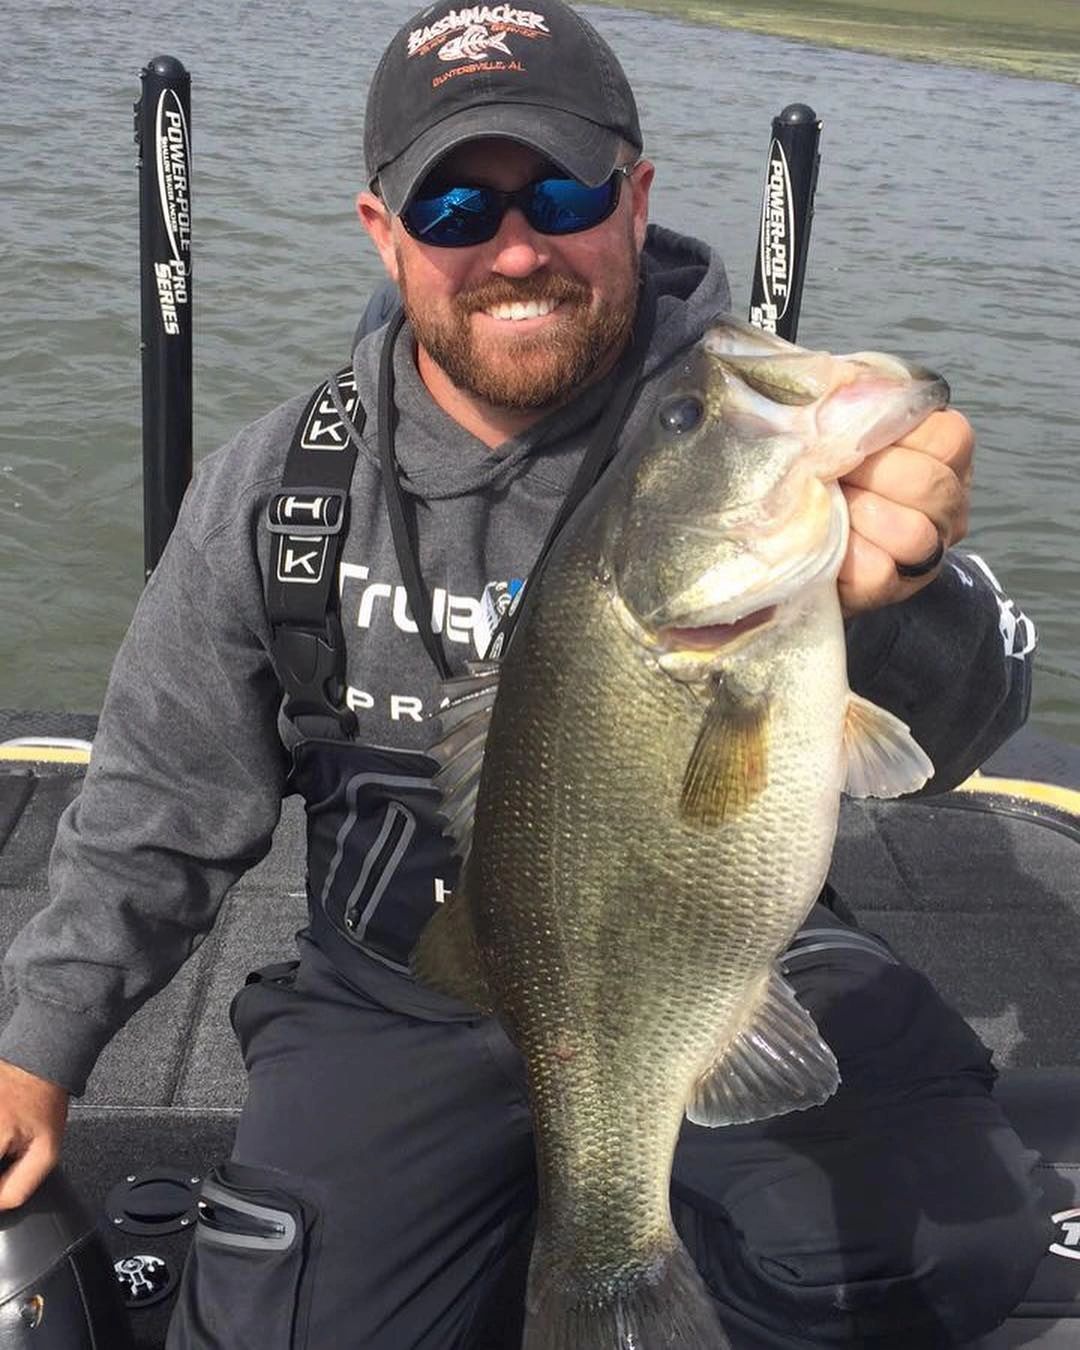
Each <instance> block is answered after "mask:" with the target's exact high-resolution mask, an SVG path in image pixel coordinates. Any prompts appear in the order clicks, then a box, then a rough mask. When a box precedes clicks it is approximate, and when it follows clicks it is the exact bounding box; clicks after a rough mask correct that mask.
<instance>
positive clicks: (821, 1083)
mask: <svg viewBox="0 0 1080 1350" xmlns="http://www.w3.org/2000/svg"><path fill="white" fill-rule="evenodd" d="M839 1085H840V1071H839V1070H838V1069H837V1067H836V1058H835V1056H834V1055H833V1052H832V1051H831V1050H830V1049H829V1047H828V1046H827V1045H826V1044H825V1042H824V1041H823V1040H822V1039H821V1034H820V1032H819V1031H818V1029H817V1027H816V1025H815V1024H814V1019H813V1018H812V1017H811V1016H810V1014H809V1013H808V1012H807V1011H806V1009H805V1008H804V1007H803V1006H802V1004H801V1003H799V1001H798V1000H797V999H796V997H795V994H794V992H793V991H792V988H791V986H790V985H789V984H788V982H787V980H785V979H784V977H783V975H781V973H780V971H779V970H778V969H775V968H774V969H773V970H772V972H771V973H770V975H769V980H768V985H767V987H766V991H765V997H764V998H763V999H762V1001H761V1003H760V1005H759V1006H758V1008H757V1010H756V1011H755V1013H754V1015H753V1017H752V1018H751V1019H750V1021H749V1022H748V1024H747V1025H746V1026H745V1027H744V1028H743V1030H742V1031H741V1032H740V1033H739V1035H738V1036H736V1038H735V1040H734V1041H732V1042H731V1043H730V1045H728V1046H727V1047H726V1048H725V1050H724V1052H723V1054H722V1055H721V1056H720V1058H719V1059H717V1061H716V1063H715V1064H713V1066H712V1068H711V1069H710V1070H709V1071H708V1072H707V1073H704V1074H702V1076H701V1077H700V1078H699V1079H698V1080H697V1082H696V1083H695V1085H694V1090H693V1092H692V1093H691V1096H690V1102H689V1104H688V1105H687V1108H686V1118H687V1119H688V1120H690V1121H693V1123H694V1124H695V1125H708V1126H715V1125H745V1124H746V1123H747V1122H748V1121H751V1120H765V1119H767V1118H768V1117H769V1116H780V1115H784V1114H785V1113H786V1112H788V1111H805V1110H806V1109H807V1108H808V1107H811V1106H820V1105H821V1103H822V1102H824V1101H827V1100H828V1098H829V1097H831V1096H832V1094H833V1093H834V1092H835V1091H836V1089H837V1088H838V1087H839Z"/></svg>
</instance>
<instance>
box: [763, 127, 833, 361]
mask: <svg viewBox="0 0 1080 1350" xmlns="http://www.w3.org/2000/svg"><path fill="white" fill-rule="evenodd" d="M820 138H821V123H820V122H819V121H818V116H817V113H815V112H814V110H813V108H808V107H807V106H806V104H805V103H790V104H788V106H787V107H786V108H785V109H784V111H783V112H782V113H781V114H780V116H779V117H774V118H773V124H772V140H771V141H770V143H769V155H768V159H767V161H766V164H765V191H764V192H763V194H762V198H761V225H760V228H759V231H758V248H757V258H756V260H755V262H754V285H753V289H752V290H751V292H750V322H751V323H752V324H754V325H755V326H756V327H758V328H764V329H765V330H766V331H767V332H770V333H777V334H779V336H780V337H782V338H787V340H788V341H789V342H794V341H795V333H796V330H797V329H798V326H799V306H800V305H801V303H802V288H803V278H804V277H805V275H806V255H807V253H808V251H809V248H810V223H811V221H812V220H813V216H814V189H815V188H816V187H817V174H818V164H819V163H820V162H821V156H820V155H819V154H818V142H819V140H820Z"/></svg>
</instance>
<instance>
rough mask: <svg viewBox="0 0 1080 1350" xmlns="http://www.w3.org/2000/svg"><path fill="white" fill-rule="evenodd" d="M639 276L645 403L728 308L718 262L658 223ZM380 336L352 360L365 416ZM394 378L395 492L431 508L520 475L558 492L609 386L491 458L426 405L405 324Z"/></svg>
mask: <svg viewBox="0 0 1080 1350" xmlns="http://www.w3.org/2000/svg"><path fill="white" fill-rule="evenodd" d="M641 278H642V286H643V289H645V290H647V291H648V292H650V293H651V294H652V296H654V297H655V300H656V309H655V318H654V322H653V333H652V338H651V340H650V343H649V347H648V352H647V354H646V358H645V366H644V372H643V375H644V388H643V390H642V395H643V394H644V393H645V389H646V388H647V386H648V383H649V381H650V378H651V377H652V376H653V375H654V374H655V373H656V371H658V370H659V369H660V368H661V367H662V366H665V365H666V364H667V362H668V361H669V360H670V359H671V358H672V357H673V356H674V355H675V354H676V353H677V352H679V351H681V350H682V349H683V348H684V347H686V346H688V345H689V344H690V343H692V342H696V341H697V339H698V338H699V337H700V336H701V335H702V333H703V332H704V331H705V329H706V328H708V327H709V325H710V324H711V323H712V321H713V320H714V319H715V318H716V316H717V315H718V314H721V313H723V312H725V311H726V310H728V309H729V308H730V306H731V292H730V290H729V287H728V282H727V276H726V275H725V272H724V267H723V264H722V263H721V262H720V260H719V258H718V257H717V256H716V255H715V254H714V253H713V251H712V249H710V248H709V246H708V245H707V244H704V243H702V242H701V241H700V240H698V239H693V238H691V237H689V236H687V235H680V234H676V233H675V232H674V231H672V230H666V229H663V228H662V227H661V226H658V225H650V226H649V228H648V232H647V234H646V239H645V247H644V249H643V251H642V258H641ZM386 335H387V330H386V328H385V327H384V328H381V329H379V330H377V331H376V332H374V333H371V334H369V335H368V336H367V337H366V338H364V339H363V340H362V341H361V342H360V343H359V345H358V346H357V348H356V351H355V353H354V356H353V368H354V371H355V373H356V378H357V388H358V390H359V391H360V396H361V401H362V402H363V404H364V406H365V407H367V408H368V409H370V410H372V411H374V409H375V408H376V407H377V406H378V394H377V390H378V370H379V362H380V358H381V356H382V349H383V344H384V342H385V340H386ZM394 377H395V391H394V398H395V403H396V405H397V409H398V426H397V431H396V434H395V453H396V456H397V460H398V466H399V470H400V473H401V481H402V485H403V487H404V488H405V490H406V491H407V492H410V493H412V494H413V495H415V496H418V497H422V498H425V499H428V500H434V499H438V498H445V497H456V496H462V495H465V494H467V493H471V492H475V491H477V490H478V489H480V488H483V487H485V486H493V487H497V486H499V485H501V484H503V483H505V482H508V481H509V480H510V479H512V478H514V477H516V476H518V475H519V474H521V473H526V472H527V473H529V474H532V475H535V476H537V478H538V481H540V482H543V483H546V484H547V485H549V486H550V487H551V488H552V489H553V490H555V491H560V490H561V491H565V490H566V488H567V487H569V485H570V483H571V481H572V480H573V476H574V473H575V471H576V469H577V465H578V462H579V460H580V458H581V455H582V454H583V453H584V450H585V447H586V445H587V441H588V433H589V431H590V429H591V428H592V426H593V425H594V424H595V422H596V420H597V418H598V417H599V416H600V413H601V411H602V409H603V408H604V407H605V406H606V405H607V402H608V400H609V398H610V396H611V393H612V390H613V388H614V385H615V381H616V374H615V372H612V373H611V374H610V375H608V376H605V378H604V379H602V380H599V381H597V383H596V384H593V385H589V386H588V387H586V388H585V389H583V390H582V391H581V393H580V394H578V395H577V396H576V397H575V398H573V399H571V400H570V401H569V402H568V403H566V404H564V405H563V406H562V407H560V408H556V409H554V410H553V411H552V412H551V413H549V414H548V415H547V416H545V417H543V418H541V419H540V421H538V422H536V423H535V424H534V425H533V426H531V427H529V428H528V429H527V430H526V431H524V432H522V433H521V435H519V436H515V437H512V438H511V439H509V440H507V441H505V442H504V443H503V444H502V445H501V446H498V447H497V448H495V449H494V450H493V449H491V448H489V447H488V446H487V445H485V444H484V443H483V442H482V441H480V440H478V439H477V438H476V437H475V436H473V435H471V434H470V433H469V432H467V431H465V430H464V428H462V427H461V426H459V425H458V423H457V422H455V421H454V420H453V418H451V417H450V416H449V415H448V414H447V413H445V412H444V411H443V410H442V409H441V408H440V407H439V406H438V404H436V403H435V402H434V400H433V399H432V398H431V395H430V394H429V393H428V391H427V389H426V387H425V385H424V383H423V381H422V380H421V378H420V374H419V372H418V370H417V368H416V359H415V338H413V336H412V333H411V330H410V329H409V327H408V325H407V324H406V326H405V327H404V328H403V329H402V331H401V333H400V334H399V336H398V339H397V343H396V346H395V349H394ZM641 397H642V396H641V395H639V402H640V401H641ZM376 420H377V419H375V418H370V419H369V421H368V428H369V432H368V433H365V435H364V438H363V441H364V444H363V450H364V453H365V454H366V455H367V457H368V458H369V459H371V460H372V462H374V463H378V447H377V444H376V441H375V423H376Z"/></svg>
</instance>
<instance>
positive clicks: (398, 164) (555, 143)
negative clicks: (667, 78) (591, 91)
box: [376, 103, 622, 216]
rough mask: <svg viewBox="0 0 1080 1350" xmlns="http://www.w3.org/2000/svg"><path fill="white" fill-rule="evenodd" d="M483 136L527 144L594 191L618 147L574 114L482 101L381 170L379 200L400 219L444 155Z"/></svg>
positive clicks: (610, 135)
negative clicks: (482, 102) (416, 192)
mask: <svg viewBox="0 0 1080 1350" xmlns="http://www.w3.org/2000/svg"><path fill="white" fill-rule="evenodd" d="M485 136H501V137H504V138H505V139H506V140H510V141H518V142H519V143H520V144H521V145H527V146H529V147H530V148H531V149H533V150H535V151H537V152H538V153H539V154H541V155H544V156H545V157H546V158H547V159H550V160H551V162H552V163H553V164H557V165H558V166H559V168H560V169H563V170H565V172H566V173H568V174H570V176H571V177H572V178H576V179H578V181H579V182H582V183H587V184H588V185H589V187H598V186H599V185H600V184H601V183H603V182H605V181H606V180H607V179H608V178H610V177H611V174H612V172H613V171H614V169H615V165H616V163H617V161H618V157H619V148H620V146H621V144H622V141H621V139H620V137H619V136H618V134H617V133H616V132H614V131H610V130H609V129H608V128H607V127H602V126H598V125H597V124H596V123H595V122H590V121H588V119H587V118H584V117H578V116H577V115H576V114H575V113H568V112H564V111H562V110H561V109H556V108H547V107H543V106H541V105H538V104H535V103H484V104H480V105H479V106H473V107H471V108H464V109H462V111H461V112H458V113H454V114H453V115H452V116H450V117H447V118H445V119H444V120H443V121H442V122H439V123H437V124H436V125H435V126H433V127H430V128H429V129H428V130H427V131H425V132H424V134H423V135H422V136H418V137H417V139H416V140H415V141H413V143H412V145H410V146H409V148H408V149H407V150H405V151H403V152H402V153H401V154H400V155H398V157H397V159H395V160H391V162H390V163H389V164H387V165H385V166H384V167H383V168H381V169H380V170H379V171H378V174H377V175H376V177H377V178H378V182H379V188H380V191H381V192H382V198H383V201H384V202H385V203H386V204H387V206H388V207H389V208H390V210H391V211H392V212H393V213H394V215H396V216H397V215H400V214H401V212H402V211H403V210H404V209H405V207H406V206H407V205H408V203H409V199H410V198H411V197H412V195H413V193H414V192H415V191H416V189H417V188H418V187H419V186H420V184H421V183H422V182H423V181H424V179H425V178H426V177H427V175H428V174H429V173H430V172H431V170H432V169H433V168H434V167H435V165H436V164H437V163H438V162H439V160H440V159H442V157H443V156H444V155H445V154H447V153H448V152H449V151H451V150H454V149H456V148H457V146H459V145H464V144H465V142H466V141H475V140H478V139H480V138H481V137H485Z"/></svg>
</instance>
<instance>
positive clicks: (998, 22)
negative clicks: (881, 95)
mask: <svg viewBox="0 0 1080 1350" xmlns="http://www.w3.org/2000/svg"><path fill="white" fill-rule="evenodd" d="M588 2H589V3H592V4H599V5H605V6H607V7H609V8H611V7H614V8H619V9H638V10H645V11H647V12H648V13H652V14H661V15H663V16H664V17H665V18H670V19H686V20H690V21H691V22H696V23H708V24H716V25H718V26H720V27H724V28H740V29H747V30H749V31H751V32H755V33H765V34H768V35H769V36H772V37H786V38H793V39H796V40H798V41H803V42H812V43H816V44H818V45H820V46H823V47H840V48H844V49H847V50H851V51H862V52H871V53H873V54H876V55H879V56H896V57H901V58H903V59H905V60H912V61H928V62H933V63H935V64H938V65H955V66H967V67H974V68H976V69H980V70H994V71H998V72H1001V73H1003V74H1008V75H1018V76H1022V77H1024V78H1027V79H1037V80H1053V81H1055V82H1057V83H1062V84H1073V85H1075V84H1080V4H1074V3H1073V2H1072V0H1040V5H1039V9H1038V18H1037V19H1035V20H1033V21H1027V22H1017V21H1016V19H1015V10H1016V6H1015V2H1014V0H805V2H804V0H756V3H754V2H753V0H751V3H741V2H739V0H588Z"/></svg>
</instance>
